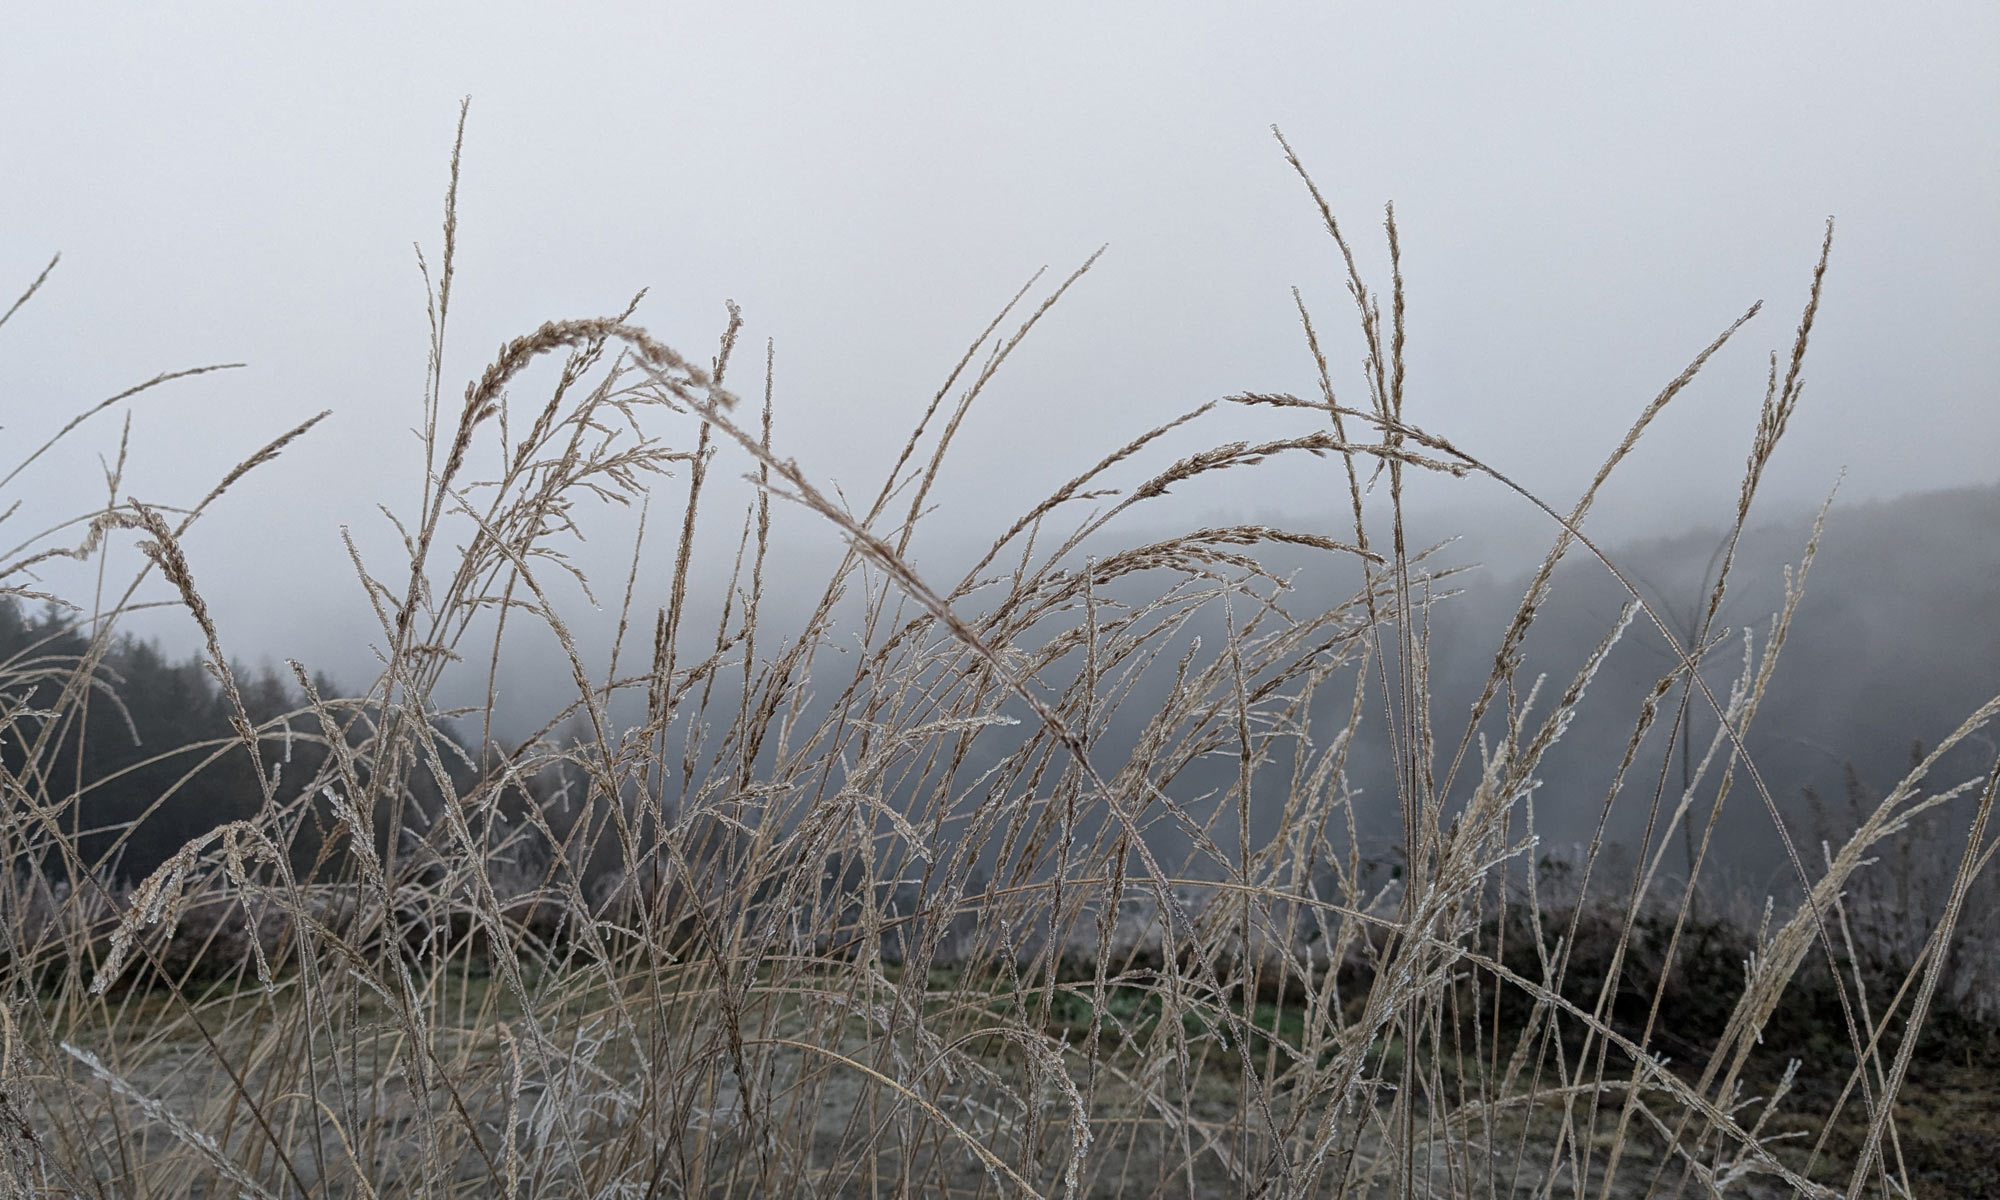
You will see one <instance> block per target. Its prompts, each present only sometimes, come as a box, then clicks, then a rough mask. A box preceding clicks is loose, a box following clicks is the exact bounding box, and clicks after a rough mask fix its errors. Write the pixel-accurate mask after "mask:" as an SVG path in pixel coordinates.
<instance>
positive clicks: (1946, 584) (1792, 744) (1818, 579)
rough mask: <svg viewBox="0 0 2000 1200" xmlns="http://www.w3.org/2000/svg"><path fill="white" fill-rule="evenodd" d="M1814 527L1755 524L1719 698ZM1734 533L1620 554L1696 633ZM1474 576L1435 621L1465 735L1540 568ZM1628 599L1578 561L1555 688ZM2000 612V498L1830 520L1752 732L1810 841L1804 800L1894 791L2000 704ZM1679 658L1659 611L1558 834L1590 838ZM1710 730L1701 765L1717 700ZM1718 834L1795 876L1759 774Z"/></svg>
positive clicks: (1858, 508) (1716, 681) (1589, 563)
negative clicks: (1758, 789) (1616, 773)
mask: <svg viewBox="0 0 2000 1200" xmlns="http://www.w3.org/2000/svg"><path fill="white" fill-rule="evenodd" d="M1811 528H1812V520H1811V514H1804V515H1801V516H1798V517H1794V518H1791V519H1786V520H1780V521H1774V522H1769V523H1758V522H1756V521H1754V520H1753V522H1752V524H1751V527H1750V529H1749V531H1748V532H1747V533H1746V535H1745V537H1744V539H1743V542H1742V544H1741V546H1740V547H1739V549H1738V553H1737V561H1736V565H1735V567H1734V568H1733V570H1732V571H1731V575H1730V583H1729V588H1728V590H1727V592H1726V594H1725V597H1724V600H1723V604H1722V607H1721V610H1720V613H1719V615H1718V617H1717V619H1716V626H1715V630H1714V633H1715V634H1721V633H1723V632H1725V631H1727V632H1728V635H1729V636H1728V637H1726V638H1725V639H1724V640H1723V641H1722V644H1720V645H1717V646H1716V647H1714V649H1712V650H1711V651H1710V653H1709V655H1708V658H1707V662H1708V664H1709V665H1708V669H1707V670H1706V671H1705V673H1704V678H1705V679H1707V681H1708V682H1709V685H1710V687H1711V688H1713V689H1714V691H1715V693H1716V695H1717V696H1718V697H1719V698H1723V699H1726V698H1727V695H1728V689H1729V686H1730V684H1731V683H1732V682H1733V681H1734V680H1735V678H1736V677H1737V676H1738V675H1739V674H1741V672H1742V668H1743V641H1742V635H1743V632H1744V630H1746V629H1747V630H1749V631H1750V632H1751V633H1752V634H1753V635H1754V637H1755V640H1756V645H1757V649H1758V653H1759V654H1760V655H1761V653H1762V650H1763V647H1764V645H1765V640H1766V638H1767V637H1768V636H1769V632H1770V625H1771V618H1772V616H1773V614H1775V613H1776V612H1778V610H1779V609H1780V608H1781V607H1782V606H1783V604H1784V595H1785V568H1786V567H1787V565H1791V566H1794V567H1796V565H1797V564H1798V563H1799V562H1800V561H1801V559H1802V558H1803V557H1804V554H1805V550H1806V545H1807V542H1808V540H1809V537H1810V535H1811ZM1721 539H1722V531H1720V530H1712V531H1689V532H1687V533H1685V534H1682V535H1680V536H1677V537H1671V538H1663V539H1657V540H1651V541H1645V542H1640V543H1636V544H1632V545H1629V546H1623V547H1613V548H1610V556H1611V557H1612V559H1613V560H1614V561H1615V562H1616V563H1618V564H1619V566H1620V567H1621V568H1623V569H1624V570H1625V571H1626V572H1627V574H1628V577H1629V578H1631V579H1632V580H1633V581H1634V582H1635V583H1636V584H1638V585H1639V587H1640V589H1641V590H1642V591H1643V592H1645V593H1646V598H1647V600H1648V601H1649V602H1650V603H1652V604H1653V605H1654V607H1655V610H1656V611H1657V612H1658V613H1659V614H1660V616H1661V618H1662V619H1663V620H1665V621H1666V622H1667V623H1668V625H1669V626H1670V627H1673V628H1675V630H1676V635H1677V637H1680V638H1681V639H1682V640H1685V639H1686V637H1687V634H1688V631H1689V629H1690V628H1691V627H1692V626H1693V625H1694V624H1695V623H1696V622H1697V621H1698V620H1699V619H1700V616H1701V613H1702V612H1703V610H1704V609H1705V607H1706V604H1707V598H1708V595H1709V591H1710V588H1711V586H1712V583H1713V578H1714V570H1715V567H1716V565H1717V564H1716V561H1715V558H1716V556H1717V552H1718V550H1719V548H1720V545H1721ZM1482 575H1483V576H1485V577H1484V578H1481V577H1480V576H1482ZM1473 579H1474V581H1473V582H1470V583H1468V584H1467V585H1466V592H1465V594H1464V595H1462V596H1460V597H1457V598H1455V599H1454V600H1453V601H1452V604H1453V606H1454V607H1455V608H1456V610H1457V611H1456V612H1454V613H1453V615H1452V616H1451V617H1449V618H1448V619H1439V620H1437V621H1435V622H1434V624H1433V632H1434V637H1435V641H1434V657H1435V666H1434V671H1435V675H1434V677H1435V678H1436V680H1437V681H1438V683H1439V685H1440V693H1439V699H1438V701H1437V703H1436V704H1435V706H1434V710H1433V719H1435V720H1436V721H1438V723H1439V727H1440V730H1441V731H1443V732H1445V733H1447V734H1451V735H1454V736H1455V735H1456V734H1457V733H1458V732H1459V730H1460V728H1461V727H1462V721H1460V722H1457V723H1454V721H1453V719H1452V710H1453V709H1454V708H1455V707H1457V705H1458V702H1459V701H1461V700H1463V701H1464V702H1465V703H1469V702H1470V699H1471V697H1472V696H1473V695H1474V694H1476V692H1475V691H1474V689H1476V687H1477V685H1478V684H1479V682H1481V681H1482V680H1483V679H1484V678H1485V674H1486V672H1487V670H1488V669H1489V668H1490V666H1491V655H1492V652H1493V649H1494V647H1495V646H1496V645H1497V644H1498V642H1499V638H1500V635H1501V632H1502V630H1504V628H1505V626H1506V623H1507V621H1508V620H1510V619H1511V617H1512V614H1513V611H1514V608H1515V606H1516V605H1518V604H1519V602H1520V598H1521V596H1522V594H1523V592H1524V591H1525V590H1526V587H1527V581H1528V575H1527V573H1526V572H1521V573H1518V574H1514V573H1509V574H1508V575H1506V576H1505V577H1503V578H1499V579H1496V578H1494V577H1493V573H1490V572H1480V573H1477V574H1475V575H1474V576H1473ZM1626 595H1627V593H1626V592H1625V591H1624V589H1623V588H1622V587H1621V586H1620V585H1619V584H1618V583H1617V582H1616V581H1615V580H1614V579H1612V578H1611V577H1610V575H1609V574H1608V573H1607V572H1606V571H1605V569H1604V568H1603V567H1602V566H1601V565H1600V564H1598V563H1597V562H1595V561H1594V560H1593V559H1591V558H1589V557H1588V556H1587V555H1586V554H1585V553H1584V552H1582V551H1581V550H1572V551H1571V553H1570V555H1569V556H1568V558H1567V559H1565V561H1564V563H1563V565H1562V567H1561V568H1559V569H1558V572H1557V576H1556V582H1555V585H1554V588H1553V590H1552V592H1551V595H1550V599H1549V601H1548V603H1547V604H1546V606H1545V607H1544V610H1543V614H1542V616H1541V618H1540V620H1539V621H1538V623H1537V624H1536V626H1535V628H1534V630H1533V632H1532V633H1531V634H1530V636H1529V639H1528V647H1527V652H1528V665H1529V669H1530V670H1531V671H1533V670H1539V671H1546V672H1548V673H1549V677H1550V680H1549V683H1548V684H1547V685H1545V687H1547V688H1549V689H1552V690H1553V689H1556V688H1558V687H1559V686H1560V684H1561V682H1562V681H1565V680H1566V679H1567V677H1568V672H1570V671H1572V670H1574V669H1575V667H1576V666H1577V665H1578V664H1579V663H1581V662H1582V661H1583V660H1584V658H1585V656H1586V655H1587V654H1588V652H1589V650H1590V648H1591V647H1592V646H1594V645H1595V644H1596V642H1597V640H1598V639H1599V638H1600V637H1602V636H1603V634H1604V632H1605V631H1606V630H1607V629H1609V628H1610V627H1611V625H1612V624H1613V623H1614V622H1615V620H1616V618H1617V614H1618V612H1619V609H1620V606H1621V604H1622V603H1623V601H1624V600H1625V598H1626ZM1996 614H2000V487H1985V488H1961V489H1955V490H1951V491H1940V492H1930V493H1921V494H1916V495H1910V496H1905V497H1901V498H1898V499H1894V500H1888V501H1878V502H1871V503H1863V504H1857V505H1851V506H1849V505H1836V506H1835V507H1834V508H1833V509H1832V510H1831V511H1830V512H1829V513H1828V515H1827V519H1826V525H1825V529H1824V533H1823V536H1822V539H1821V543H1820V546H1819V551H1818V555H1817V557H1816V558H1815V559H1814V561H1813V563H1812V566H1811V569H1810V571H1809V573H1808V574H1807V576H1806V578H1805V581H1804V596H1803V599H1802V601H1801V603H1800V605H1799V607H1798V610H1797V615H1796V618H1795V620H1794V622H1793V624H1792V627H1791V630H1790V634H1789V637H1788V639H1787V641H1786V644H1785V646H1784V649H1783V651H1782V653H1781V655H1780V658H1779V662H1778V667H1777V670H1776V673H1775V675H1774V677H1773V678H1772V681H1771V685H1770V689H1769V692H1768V693H1767V695H1766V697H1765V700H1764V702H1763V705H1762V707H1761V708H1760V710H1759V711H1758V713H1757V714H1756V717H1755V720H1754V723H1753V725H1752V727H1751V730H1750V735H1749V739H1748V743H1749V746H1750V748H1751V751H1752V754H1753V756H1754V758H1755V761H1756V763H1757V766H1758V768H1759V770H1760V771H1761V773H1762V776H1763V778H1764V781H1765V782H1766V784H1767V785H1768V786H1769V789H1770V791H1771V792H1772V794H1773V796H1774V798H1775V799H1776V800H1777V801H1778V803H1779V804H1780V805H1781V806H1783V807H1784V808H1785V811H1786V813H1787V816H1788V818H1792V819H1793V820H1794V826H1793V828H1794V830H1795V832H1797V833H1799V834H1801V835H1802V836H1803V837H1805V838H1811V837H1812V836H1813V835H1812V831H1811V829H1810V828H1809V823H1808V822H1806V821H1805V808H1804V806H1802V805H1801V803H1800V801H1801V798H1802V790H1803V789H1804V788H1807V787H1812V788H1814V789H1816V790H1817V791H1818V792H1819V793H1820V795H1821V796H1822V797H1823V798H1825V799H1827V800H1830V801H1837V802H1838V803H1839V805H1840V806H1841V807H1843V808H1844V807H1845V795H1846V792H1847V789H1848V786H1849V785H1848V780H1847V772H1848V770H1849V768H1851V770H1852V775H1853V781H1854V784H1855V785H1857V786H1858V787H1859V788H1860V789H1862V791H1863V792H1864V794H1869V795H1878V796H1879V795H1880V794H1882V793H1883V792H1886V791H1887V790H1888V789H1889V788H1891V787H1893V786H1894V785H1895V784H1896V783H1897V782H1899V781H1900V780H1901V779H1902V778H1903V777H1904V775H1905V774H1906V773H1907V772H1908V770H1909V768H1910V762H1911V754H1912V751H1913V749H1914V748H1915V747H1917V746H1919V745H1921V746H1924V747H1929V746H1934V745H1935V744H1937V742H1938V741H1939V739H1941V738H1942V737H1944V736H1945V735H1946V734H1948V733H1950V732H1951V731H1952V730H1953V729H1955V728H1956V727H1957V726H1958V724H1959V722H1960V721H1962V720H1964V719H1965V716H1966V714H1968V713H1969V712H1971V711H1972V710H1973V709H1975V708H1977V707H1978V706H1979V705H1980V704H1981V703H1983V702H1985V701H1986V700H1988V699H1991V698H1992V696H1993V695H1994V694H1995V692H2000V621H1996ZM1671 664H1672V659H1671V656H1670V654H1669V652H1668V650H1667V648H1666V646H1665V644H1664V642H1663V640H1662V638H1661V637H1660V635H1659V633H1658V632H1657V631H1656V630H1655V629H1654V628H1653V627H1652V626H1651V625H1650V623H1649V622H1648V621H1647V619H1646V617H1645V616H1644V614H1640V615H1639V616H1638V617H1637V619H1635V620H1634V622H1633V624H1632V627H1631V628H1630V629H1629V630H1628V631H1627V633H1626V636H1625V638H1624V640H1623V642H1622V643H1621V644H1620V645H1619V646H1618V648H1617V649H1616V650H1614V652H1613V653H1612V655H1611V657H1610V658H1609V660H1608V661H1607V663H1606V665H1605V668H1604V670H1603V672H1602V673H1601V674H1600V675H1599V677H1598V679H1597V680H1596V681H1595V683H1594V684H1593V694H1594V696H1595V698H1596V700H1597V702H1596V703H1594V704H1589V705H1585V706H1584V707H1583V709H1582V711H1581V712H1580V714H1579V716H1578V720H1577V723H1576V725H1575V726H1574V727H1573V728H1572V730H1571V732H1570V734H1569V736H1568V738H1567V739H1566V743H1567V744H1566V748H1565V750H1564V751H1563V753H1561V754H1560V755H1557V756H1554V757H1552V759H1551V760H1550V764H1549V769H1548V770H1547V771H1546V772H1545V775H1544V778H1545V780H1546V783H1545V786H1544V788H1543V789H1542V791H1541V793H1540V796H1539V800H1538V806H1537V807H1538V816H1539V817H1540V818H1541V819H1543V820H1546V821H1548V822H1549V823H1548V824H1547V825H1546V826H1544V830H1545V834H1546V835H1547V836H1548V837H1553V838H1561V837H1565V836H1583V834H1582V833H1581V831H1583V830H1587V829H1588V828H1589V827H1590V825H1591V824H1593V823H1594V821H1595V819H1596V815H1597V811H1598V810H1599V808H1600V807H1601V805H1602V803H1603V799H1604V792H1605V788H1606V786H1607V784H1608V782H1609V780H1610V777H1611V774H1612V771H1613V769H1614V767H1615V765H1616V763H1617V759H1618V756H1619V755H1620V754H1621V753H1622V752H1623V749H1624V744H1625V740H1626V738H1627V736H1628V735H1629V733H1630V729H1631V723H1632V720H1633V718H1634V716H1635V715H1636V714H1637V712H1638V708H1639V704H1640V701H1641V699H1642V698H1643V696H1644V695H1645V694H1646V693H1647V692H1648V691H1649V690H1651V688H1652V687H1653V685H1654V684H1655V683H1657V682H1658V680H1659V679H1660V678H1661V676H1663V675H1664V674H1666V673H1667V672H1668V670H1669V669H1670V667H1671ZM1546 702H1547V701H1546V699H1545V701H1544V703H1546ZM1460 711H1463V710H1462V708H1461V709H1460ZM1670 717H1671V714H1666V715H1663V717H1662V720H1661V725H1660V726H1659V727H1657V728H1656V729H1655V730H1654V731H1653V733H1652V735H1651V737H1650V738H1649V740H1648V749H1649V750H1650V753H1642V755H1641V757H1640V759H1639V761H1638V763H1637V764H1635V767H1634V769H1633V771H1632V773H1631V775H1630V777H1629V780H1628V783H1627V786H1626V791H1627V792H1628V793H1640V794H1643V795H1644V796H1650V793H1651V784H1652V782H1653V780H1654V779H1655V778H1657V775H1658V772H1659V769H1660V757H1661V755H1660V751H1661V749H1662V747H1663V746H1664V745H1665V739H1666V734H1667V730H1666V728H1665V723H1666V722H1667V721H1668V720H1669V719H1670ZM1691 724H1692V731H1693V735H1694V736H1693V744H1692V755H1691V757H1692V758H1693V759H1694V760H1695V761H1696V763H1697V764H1698V760H1699V758H1700V755H1701V753H1702V749H1703V747H1705V746H1706V744H1707V741H1708V739H1709V737H1710V736H1711V734H1712V732H1713V730H1714V728H1715V722H1714V719H1713V714H1712V713H1710V712H1709V711H1707V709H1706V706H1705V705H1704V704H1702V703H1701V702H1700V701H1699V700H1697V702H1696V705H1695V708H1694V711H1693V718H1692V723H1691ZM1990 750H1991V747H1990V746H1981V747H1973V746H1968V747H1963V748H1961V752H1960V754H1959V755H1958V756H1957V757H1956V758H1949V757H1948V758H1946V759H1945V760H1943V761H1942V762H1941V763H1940V764H1939V770H1938V773H1937V776H1936V777H1935V778H1933V779H1932V780H1931V783H1932V784H1933V786H1938V787H1943V786H1948V785H1949V784H1951V783H1956V782H1958V781H1959V780H1960V778H1962V777H1964V776H1967V775H1970V774H1974V773H1977V771H1978V770H1979V769H1980V764H1978V763H1976V762H1975V761H1974V759H1975V758H1977V757H1978V756H1979V755H1980V754H1982V753H1990ZM1680 769H1681V766H1680V762H1679V754H1678V749H1676V752H1675V762H1674V763H1673V764H1672V766H1671V769H1670V770H1669V772H1668V778H1669V781H1670V784H1671V785H1672V786H1670V789H1669V795H1670V796H1671V795H1672V794H1673V792H1674V791H1676V790H1677V789H1678V781H1679V779H1680ZM1638 799H1639V796H1637V795H1627V796H1624V797H1622V798H1621V799H1620V801H1619V803H1618V805H1617V808H1616V809H1615V810H1614V817H1613V824H1612V830H1613V835H1614V836H1617V837H1635V836H1636V834H1637V833H1638V832H1639V831H1640V830H1641V829H1642V828H1643V819H1644V812H1643V811H1642V810H1641V809H1640V808H1639V806H1638V804H1637V803H1636V801H1637V800H1638ZM1620 814H1622V816H1621V815H1620ZM1961 815H1962V814H1961ZM1571 831H1575V832H1571ZM1718 835H1719V836H1720V838H1721V844H1722V845H1723V847H1725V848H1726V852H1727V853H1728V854H1729V855H1730V856H1731V857H1733V858H1734V859H1735V862H1734V863H1733V864H1732V865H1734V866H1736V867H1738V868H1752V869H1754V868H1759V867H1766V866H1769V867H1775V866H1776V859H1775V857H1774V856H1775V853H1776V850H1777V841H1776V839H1775V838H1774V837H1773V836H1771V832H1770V821H1769V818H1768V816H1766V815H1765V814H1764V812H1763V806H1762V805H1761V804H1760V803H1759V802H1758V801H1757V798H1756V795H1755V793H1754V792H1753V791H1751V790H1749V789H1748V787H1747V785H1745V784H1743V783H1742V782H1741V781H1739V784H1738V791H1737V793H1736V794H1735V796H1734V797H1733V798H1732V800H1731V801H1730V803H1729V804H1728V806H1727V808H1726V810H1725V813H1724V816H1723V819H1722V824H1721V826H1720V827H1719V828H1718Z"/></svg>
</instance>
